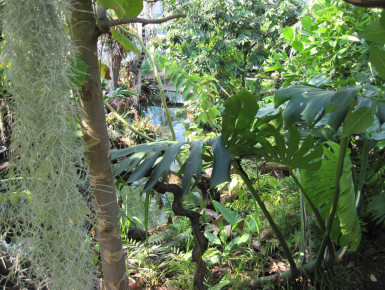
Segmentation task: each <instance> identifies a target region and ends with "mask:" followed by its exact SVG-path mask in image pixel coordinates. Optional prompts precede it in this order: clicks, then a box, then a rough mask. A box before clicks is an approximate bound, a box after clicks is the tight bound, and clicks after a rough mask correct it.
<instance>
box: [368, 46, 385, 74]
mask: <svg viewBox="0 0 385 290" xmlns="http://www.w3.org/2000/svg"><path fill="white" fill-rule="evenodd" d="M369 59H370V61H371V62H372V64H373V65H374V66H375V67H376V70H377V72H378V73H379V75H380V76H381V77H382V78H384V79H385V51H383V50H379V49H378V48H376V47H374V46H371V47H370V48H369Z"/></svg>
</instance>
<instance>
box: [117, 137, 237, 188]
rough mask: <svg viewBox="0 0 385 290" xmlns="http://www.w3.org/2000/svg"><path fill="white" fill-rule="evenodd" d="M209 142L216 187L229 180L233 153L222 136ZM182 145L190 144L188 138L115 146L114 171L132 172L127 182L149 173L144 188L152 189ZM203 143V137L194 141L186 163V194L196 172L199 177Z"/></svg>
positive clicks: (197, 177)
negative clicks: (185, 140) (184, 140)
mask: <svg viewBox="0 0 385 290" xmlns="http://www.w3.org/2000/svg"><path fill="white" fill-rule="evenodd" d="M207 143H208V144H211V146H212V150H213V158H214V165H213V174H212V177H211V183H210V185H211V186H212V187H214V186H217V185H219V184H221V183H223V182H226V181H230V163H231V157H230V153H229V152H228V150H227V149H226V147H225V146H224V144H223V142H222V138H221V137H217V138H215V139H212V140H209V141H208V142H207ZM183 145H187V142H177V141H163V142H154V143H146V144H141V145H137V146H132V147H129V148H125V149H119V150H112V151H111V160H112V161H114V160H117V163H116V164H115V165H114V170H115V175H116V176H118V175H126V174H130V176H129V178H128V179H127V182H128V183H131V182H134V181H137V180H139V179H142V178H143V177H149V179H148V181H147V182H146V184H145V186H144V189H143V190H144V191H148V190H151V189H152V188H153V187H154V186H155V185H156V183H157V182H158V181H160V180H161V179H162V178H163V179H164V178H165V177H166V176H167V174H168V173H169V171H170V167H171V165H172V163H173V162H174V161H175V160H176V157H177V156H178V153H179V151H180V150H181V148H182V146H183ZM203 145H204V141H203V140H201V141H193V142H192V144H191V147H190V154H189V157H188V158H187V161H186V164H185V165H184V166H183V167H184V168H185V170H184V175H183V180H182V192H183V193H184V194H187V193H188V192H189V191H190V189H191V180H192V178H193V177H194V175H196V181H198V180H199V179H200V176H201V171H202V148H203Z"/></svg>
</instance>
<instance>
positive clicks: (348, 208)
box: [301, 142, 361, 250]
mask: <svg viewBox="0 0 385 290" xmlns="http://www.w3.org/2000/svg"><path fill="white" fill-rule="evenodd" d="M327 145H328V147H325V149H324V155H325V158H322V161H321V160H320V161H321V162H322V164H321V168H320V169H319V170H317V171H314V170H303V171H302V174H301V183H302V185H303V187H304V189H305V191H306V192H307V193H308V194H309V195H310V198H311V200H312V202H313V203H314V204H315V206H316V207H317V208H318V209H319V211H320V214H321V216H322V218H323V219H327V218H328V217H329V215H330V212H331V207H332V199H333V195H334V190H335V188H334V186H335V174H336V171H337V163H338V157H339V146H338V145H337V144H336V143H333V142H327ZM351 169H352V163H351V161H350V159H349V155H347V156H346V157H345V161H344V171H343V174H342V176H341V179H340V181H339V182H340V193H339V194H340V198H339V200H338V207H337V213H336V218H335V221H334V223H333V227H332V232H331V236H332V238H333V240H334V242H336V243H337V244H339V245H342V246H347V245H350V246H351V249H352V250H355V249H357V247H358V244H359V242H360V239H361V230H360V224H359V220H358V216H357V212H356V208H355V205H356V195H355V192H354V185H353V179H352V171H351ZM308 210H309V211H310V212H311V208H310V207H308Z"/></svg>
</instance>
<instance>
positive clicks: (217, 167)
mask: <svg viewBox="0 0 385 290" xmlns="http://www.w3.org/2000/svg"><path fill="white" fill-rule="evenodd" d="M209 143H210V144H211V146H212V147H213V153H214V165H213V173H212V175H211V181H210V187H214V186H217V185H219V184H221V183H223V182H226V181H230V180H231V178H230V168H231V154H230V152H229V151H228V150H227V148H226V146H225V144H224V143H223V141H222V136H219V137H217V138H214V139H211V140H210V141H209Z"/></svg>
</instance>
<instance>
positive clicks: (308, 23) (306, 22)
mask: <svg viewBox="0 0 385 290" xmlns="http://www.w3.org/2000/svg"><path fill="white" fill-rule="evenodd" d="M301 24H302V27H303V29H305V30H307V31H309V32H310V31H311V27H312V25H313V19H312V18H311V17H310V16H304V17H302V18H301Z"/></svg>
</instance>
